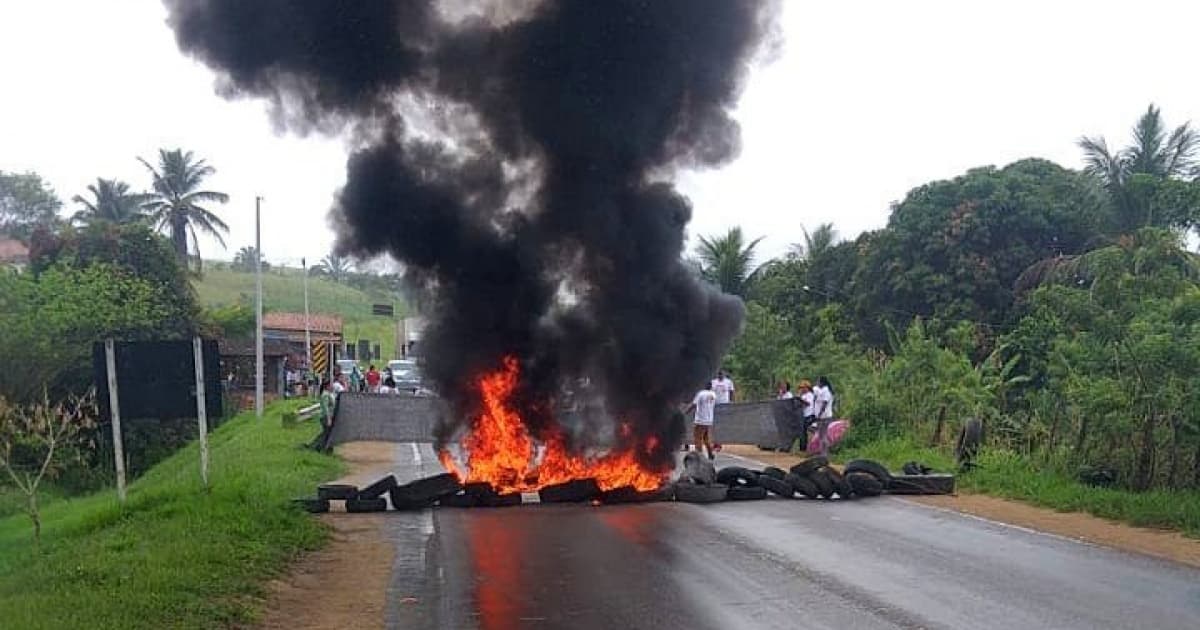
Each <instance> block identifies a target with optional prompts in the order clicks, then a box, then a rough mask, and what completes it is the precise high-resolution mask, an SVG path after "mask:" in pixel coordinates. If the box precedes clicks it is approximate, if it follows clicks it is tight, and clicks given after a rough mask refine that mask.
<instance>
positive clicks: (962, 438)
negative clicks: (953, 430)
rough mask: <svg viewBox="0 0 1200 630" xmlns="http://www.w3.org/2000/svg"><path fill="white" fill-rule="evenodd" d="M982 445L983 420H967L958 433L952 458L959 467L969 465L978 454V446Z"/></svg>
mask: <svg viewBox="0 0 1200 630" xmlns="http://www.w3.org/2000/svg"><path fill="white" fill-rule="evenodd" d="M982 443H983V420H980V419H979V418H968V419H967V421H966V422H964V423H963V426H962V429H961V430H959V432H958V442H957V443H956V444H955V446H954V458H955V460H957V461H958V465H959V466H963V465H966V464H970V463H971V462H972V461H973V460H974V459H975V456H976V455H978V454H979V446H980V445H981V444H982Z"/></svg>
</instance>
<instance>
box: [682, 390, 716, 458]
mask: <svg viewBox="0 0 1200 630" xmlns="http://www.w3.org/2000/svg"><path fill="white" fill-rule="evenodd" d="M716 406H717V395H716V393H714V392H713V384H712V383H708V384H706V385H705V386H704V389H702V390H700V391H698V392H696V397H695V398H693V399H692V403H691V404H690V405H688V407H687V411H685V412H684V413H691V412H692V411H695V412H696V415H695V416H694V417H693V420H692V433H693V439H694V440H695V442H696V450H697V451H700V449H701V445H703V447H704V449H705V450H707V451H708V458H709V459H714V458H715V457H716V456H715V455H713V447H712V443H711V442H710V437H711V436H710V435H709V434H710V433H711V432H712V426H713V409H714V408H715V407H716Z"/></svg>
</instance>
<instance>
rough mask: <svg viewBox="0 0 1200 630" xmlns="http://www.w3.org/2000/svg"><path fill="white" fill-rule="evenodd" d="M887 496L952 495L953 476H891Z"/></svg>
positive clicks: (940, 474) (937, 474)
mask: <svg viewBox="0 0 1200 630" xmlns="http://www.w3.org/2000/svg"><path fill="white" fill-rule="evenodd" d="M887 491H888V494H954V475H949V474H943V473H934V474H931V475H892V481H891V483H889V484H888V485H887Z"/></svg>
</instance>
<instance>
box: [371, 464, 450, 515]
mask: <svg viewBox="0 0 1200 630" xmlns="http://www.w3.org/2000/svg"><path fill="white" fill-rule="evenodd" d="M459 490H462V485H461V484H459V483H458V478H456V477H455V476H454V475H452V474H450V473H442V474H440V475H434V476H432V477H426V478H424V479H417V480H416V481H411V482H409V483H406V484H404V485H402V486H396V487H394V488H391V489H390V490H389V491H388V492H389V494H391V497H392V505H393V506H394V507H396V509H410V508H412V507H426V506H428V505H432V504H433V502H434V501H437V500H438V499H441V498H442V497H448V496H450V495H452V494H457V493H458V491H459ZM401 506H404V507H401Z"/></svg>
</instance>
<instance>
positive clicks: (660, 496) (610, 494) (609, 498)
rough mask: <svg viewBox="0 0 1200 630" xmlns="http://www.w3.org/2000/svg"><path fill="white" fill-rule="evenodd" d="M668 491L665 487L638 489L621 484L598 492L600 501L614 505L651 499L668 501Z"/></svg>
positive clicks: (643, 501) (649, 500)
mask: <svg viewBox="0 0 1200 630" xmlns="http://www.w3.org/2000/svg"><path fill="white" fill-rule="evenodd" d="M670 496H671V494H670V492H669V490H668V489H667V488H659V489H657V490H645V491H643V490H638V489H637V488H634V487H633V486H621V487H620V488H613V489H612V490H605V491H604V492H601V493H600V502H601V503H604V504H606V505H615V504H618V503H649V502H651V501H670V500H671V499H670Z"/></svg>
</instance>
